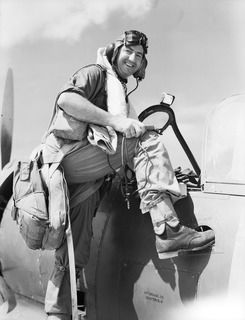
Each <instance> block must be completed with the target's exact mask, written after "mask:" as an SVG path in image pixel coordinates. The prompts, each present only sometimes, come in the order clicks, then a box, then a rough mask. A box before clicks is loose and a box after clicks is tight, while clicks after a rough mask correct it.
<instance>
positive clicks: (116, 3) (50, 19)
mask: <svg viewBox="0 0 245 320" xmlns="http://www.w3.org/2000/svg"><path fill="white" fill-rule="evenodd" d="M155 4H156V0H133V1H132V0H72V1H71V0H2V1H1V7H0V10H1V25H0V32H1V33H0V45H1V46H2V47H10V46H13V45H15V44H17V43H20V42H22V41H24V40H38V39H40V37H41V38H47V39H60V40H66V39H69V40H74V41H76V40H78V39H79V37H80V35H81V33H82V32H83V31H84V29H85V28H86V27H88V26H90V25H91V24H98V25H100V24H103V23H104V22H105V21H106V20H107V18H108V17H109V16H110V15H111V13H113V12H114V11H116V10H121V12H122V13H125V14H127V15H128V16H130V17H133V18H134V17H141V16H144V15H145V14H146V13H147V12H148V11H149V10H150V9H151V8H152V7H153V6H154V5H155Z"/></svg>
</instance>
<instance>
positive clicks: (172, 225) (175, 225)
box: [150, 199, 215, 259]
mask: <svg viewBox="0 0 245 320" xmlns="http://www.w3.org/2000/svg"><path fill="white" fill-rule="evenodd" d="M150 216H151V219H152V224H153V228H154V232H155V237H156V250H157V253H158V256H159V258H160V259H164V258H166V257H167V256H174V255H178V253H179V252H181V251H199V250H203V249H205V248H207V247H210V246H212V245H213V244H214V242H215V234H214V231H213V230H212V229H208V230H205V231H202V232H199V231H197V230H195V229H192V228H188V227H186V226H184V225H182V224H181V223H180V221H179V219H178V218H177V215H176V213H175V210H174V208H173V205H172V203H171V202H170V200H169V201H166V199H165V200H164V201H162V202H160V203H158V204H157V205H155V206H154V207H152V208H151V209H150Z"/></svg>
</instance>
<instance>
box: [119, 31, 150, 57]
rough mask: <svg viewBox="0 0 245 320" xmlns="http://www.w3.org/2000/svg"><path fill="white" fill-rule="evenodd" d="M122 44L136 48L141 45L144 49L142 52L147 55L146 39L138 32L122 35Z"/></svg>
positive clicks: (128, 32)
mask: <svg viewBox="0 0 245 320" xmlns="http://www.w3.org/2000/svg"><path fill="white" fill-rule="evenodd" d="M124 44H125V45H126V46H127V45H128V46H130V45H131V46H136V45H141V46H142V47H143V49H144V52H145V53H147V48H148V39H147V37H146V35H145V34H144V33H142V32H139V31H135V30H132V31H126V32H125V33H124Z"/></svg>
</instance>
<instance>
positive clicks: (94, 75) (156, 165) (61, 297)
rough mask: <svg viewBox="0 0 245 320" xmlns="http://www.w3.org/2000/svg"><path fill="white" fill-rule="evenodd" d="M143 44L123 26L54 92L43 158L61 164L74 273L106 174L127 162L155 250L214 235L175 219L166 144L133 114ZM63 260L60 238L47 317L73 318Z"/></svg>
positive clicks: (197, 244) (195, 245)
mask: <svg viewBox="0 0 245 320" xmlns="http://www.w3.org/2000/svg"><path fill="white" fill-rule="evenodd" d="M147 51H148V40H147V37H146V35H145V34H144V33H142V32H139V31H136V30H130V31H126V32H124V33H123V34H122V35H121V36H120V37H119V38H118V39H117V40H116V41H115V42H113V43H112V44H110V45H108V46H107V47H105V48H100V49H99V50H98V52H97V63H96V64H91V65H88V66H85V67H83V68H81V69H79V70H78V71H77V72H76V73H75V74H74V75H73V76H72V77H71V78H70V80H69V81H68V82H67V84H66V85H65V87H64V88H63V90H62V91H61V92H60V93H59V95H58V97H57V100H56V107H55V115H54V117H53V119H52V123H51V125H50V127H49V131H48V134H47V136H46V140H45V143H44V147H43V161H44V162H48V163H52V162H57V161H59V162H60V163H61V165H62V167H63V169H64V173H65V177H66V181H67V184H68V189H69V194H70V216H71V227H72V234H73V241H74V250H75V261H76V270H77V276H78V277H82V275H83V270H84V267H85V266H86V264H87V261H88V258H89V250H90V240H91V237H92V219H93V217H94V213H95V211H96V209H97V208H98V205H99V202H100V196H101V193H100V190H101V186H102V184H103V182H104V178H105V177H106V176H107V175H110V174H112V173H115V174H116V173H117V172H118V169H120V167H123V168H124V167H126V165H128V166H129V167H130V168H132V169H133V170H134V172H135V176H136V180H137V187H138V193H139V195H140V199H141V204H140V209H141V211H142V213H143V214H148V213H149V214H150V216H151V219H152V224H153V229H154V232H155V236H156V250H157V252H158V254H159V255H161V254H163V253H167V252H177V251H180V250H199V249H202V248H203V247H205V246H207V245H210V244H212V243H213V242H214V232H213V231H212V230H207V231H205V232H201V233H199V232H197V231H195V230H194V229H190V228H188V227H186V226H184V225H181V224H180V221H179V219H178V217H177V215H176V212H175V210H174V207H173V201H172V196H179V195H180V189H179V185H178V181H177V179H176V177H175V173H174V170H173V168H172V165H171V162H170V159H169V156H168V153H167V150H166V148H165V147H164V145H163V144H162V142H161V140H160V138H159V135H158V134H157V133H156V132H154V131H151V130H147V127H146V125H145V124H144V123H142V122H140V121H138V119H137V116H136V113H135V111H134V108H133V106H132V105H131V104H130V102H129V98H128V96H129V94H128V93H127V81H128V78H129V77H131V76H133V77H134V78H135V79H136V81H137V82H138V81H140V80H142V79H144V77H145V70H146V67H147V59H146V55H147ZM65 124H69V125H68V126H66V125H65ZM67 128H68V129H67ZM98 137H99V138H98ZM101 141H102V144H101ZM68 266H69V263H68V257H67V246H66V243H64V244H63V245H62V246H61V247H60V248H59V249H57V250H56V252H55V266H54V270H53V273H52V275H51V277H50V279H49V282H48V287H47V292H46V298H45V310H46V313H47V314H48V319H49V320H51V319H52V320H55V319H63V320H66V319H71V303H70V300H71V299H70V284H69V272H68ZM81 282H82V281H81Z"/></svg>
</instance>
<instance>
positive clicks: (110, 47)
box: [105, 43, 115, 64]
mask: <svg viewBox="0 0 245 320" xmlns="http://www.w3.org/2000/svg"><path fill="white" fill-rule="evenodd" d="M114 49H115V43H111V44H109V45H108V46H107V47H106V49H105V54H106V57H107V59H108V61H109V62H110V64H112V57H113V53H114Z"/></svg>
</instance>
